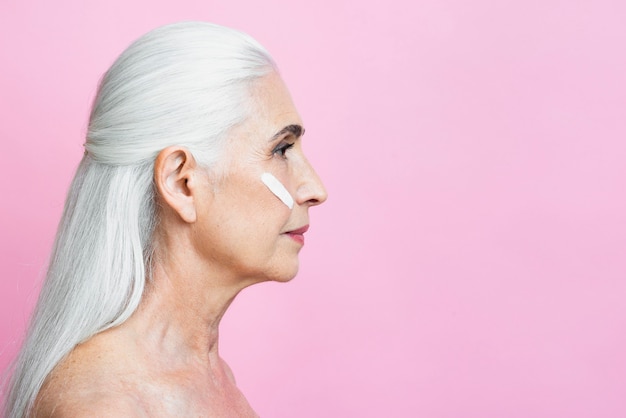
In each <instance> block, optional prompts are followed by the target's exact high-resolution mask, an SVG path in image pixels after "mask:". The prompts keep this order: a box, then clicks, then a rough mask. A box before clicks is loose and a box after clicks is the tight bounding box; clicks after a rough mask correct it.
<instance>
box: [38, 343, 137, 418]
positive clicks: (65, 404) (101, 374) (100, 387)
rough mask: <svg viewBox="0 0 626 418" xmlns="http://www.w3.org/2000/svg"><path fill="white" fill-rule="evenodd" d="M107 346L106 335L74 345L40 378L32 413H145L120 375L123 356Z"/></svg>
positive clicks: (73, 414)
mask: <svg viewBox="0 0 626 418" xmlns="http://www.w3.org/2000/svg"><path fill="white" fill-rule="evenodd" d="M107 346H108V344H107V341H106V338H105V339H103V338H101V337H98V336H97V337H95V338H93V339H92V340H89V341H88V342H86V343H84V344H80V345H78V346H77V347H76V348H74V350H72V352H71V353H70V354H69V355H68V356H67V357H66V358H65V359H64V360H63V361H61V362H60V363H59V364H58V365H57V366H56V367H55V368H54V370H53V371H52V372H51V373H50V375H49V376H48V378H47V379H46V381H45V382H44V385H43V386H42V388H41V390H40V392H39V394H38V396H37V399H36V402H35V411H34V412H35V414H34V416H35V417H58V418H62V417H83V416H85V417H87V416H90V417H92V416H95V413H96V412H97V416H98V417H109V416H111V417H113V416H115V417H119V416H128V417H142V416H146V415H145V414H144V412H143V410H142V408H141V405H140V403H139V402H138V397H137V396H135V394H134V393H133V391H132V389H131V387H130V386H131V385H129V384H128V382H127V379H124V378H123V377H124V376H123V375H124V374H125V373H124V367H125V366H126V365H124V364H121V361H123V358H124V356H119V353H117V352H116V351H117V350H111V349H108V347H107ZM120 360H121V361H120ZM126 372H128V370H127V371H126Z"/></svg>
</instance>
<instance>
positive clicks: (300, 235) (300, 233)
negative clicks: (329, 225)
mask: <svg viewBox="0 0 626 418" xmlns="http://www.w3.org/2000/svg"><path fill="white" fill-rule="evenodd" d="M308 230H309V226H308V225H304V226H303V227H302V228H298V229H294V230H293V231H289V232H286V234H287V235H289V237H290V238H291V239H292V240H294V241H296V242H297V243H299V244H300V245H304V233H305V232H306V231H308Z"/></svg>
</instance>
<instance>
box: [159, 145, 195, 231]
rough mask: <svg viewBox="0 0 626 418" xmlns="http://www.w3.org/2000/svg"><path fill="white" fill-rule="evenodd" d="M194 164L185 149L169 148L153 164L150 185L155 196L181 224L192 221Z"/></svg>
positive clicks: (193, 211)
mask: <svg viewBox="0 0 626 418" xmlns="http://www.w3.org/2000/svg"><path fill="white" fill-rule="evenodd" d="M197 175H198V173H197V164H196V160H195V159H194V158H193V155H192V154H191V152H189V150H188V149H187V148H185V147H180V146H171V147H167V148H165V149H163V150H162V151H161V152H159V155H157V158H156V161H155V162H154V184H155V186H156V190H157V195H158V196H159V197H160V198H161V199H162V200H163V204H166V205H167V206H168V207H169V208H171V209H172V210H173V211H174V212H176V213H177V214H178V216H179V217H180V219H181V220H183V221H184V222H187V223H193V222H195V221H196V218H197V214H196V201H194V197H195V193H196V192H197V190H196V187H195V186H196V183H195V176H197Z"/></svg>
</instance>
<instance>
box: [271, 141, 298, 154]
mask: <svg viewBox="0 0 626 418" xmlns="http://www.w3.org/2000/svg"><path fill="white" fill-rule="evenodd" d="M293 145H294V143H291V144H289V143H286V142H285V143H282V144H279V145H278V146H277V147H276V148H274V151H273V153H274V154H277V155H279V156H281V157H284V156H285V153H286V152H287V150H288V149H289V148H291V147H293Z"/></svg>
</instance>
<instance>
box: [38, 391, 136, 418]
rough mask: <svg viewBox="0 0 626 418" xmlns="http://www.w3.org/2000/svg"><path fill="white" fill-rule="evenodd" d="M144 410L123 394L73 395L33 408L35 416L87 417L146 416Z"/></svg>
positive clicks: (48, 417)
mask: <svg viewBox="0 0 626 418" xmlns="http://www.w3.org/2000/svg"><path fill="white" fill-rule="evenodd" d="M146 416H147V415H146V413H145V411H144V410H143V409H142V408H141V407H140V406H139V405H138V404H137V403H136V402H135V401H134V400H132V399H130V398H127V397H125V396H123V395H122V396H113V395H106V394H95V393H94V394H93V396H75V397H72V398H66V399H63V400H60V401H59V402H58V403H56V404H53V403H50V402H47V405H45V406H44V405H43V404H42V405H41V406H40V407H38V408H37V409H36V410H35V414H34V417H35V418H44V417H45V418H69V417H72V418H83V417H85V418H87V417H102V418H109V417H110V418H113V417H130V418H143V417H146Z"/></svg>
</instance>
